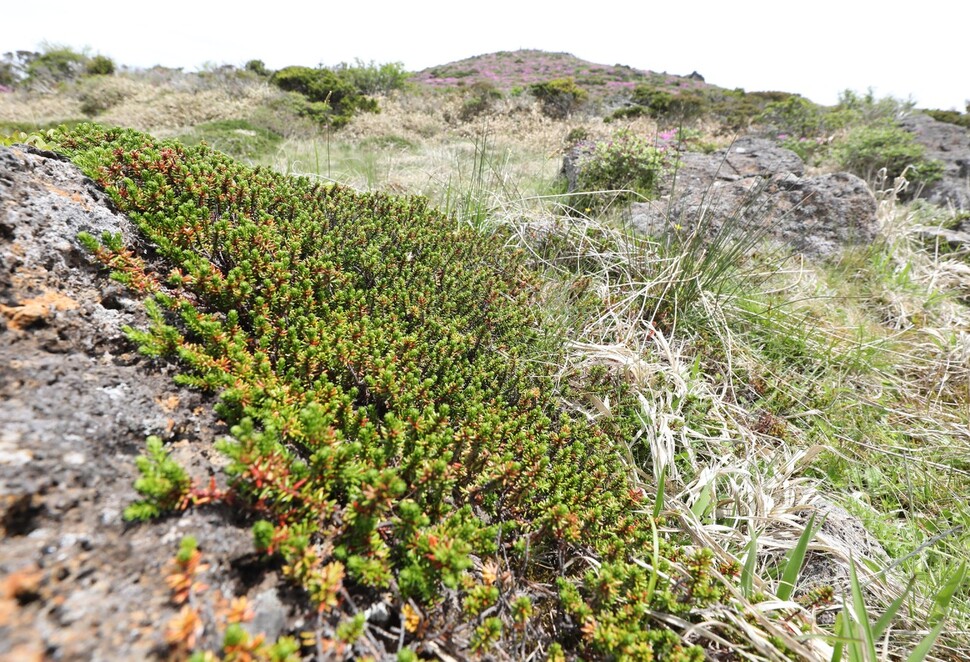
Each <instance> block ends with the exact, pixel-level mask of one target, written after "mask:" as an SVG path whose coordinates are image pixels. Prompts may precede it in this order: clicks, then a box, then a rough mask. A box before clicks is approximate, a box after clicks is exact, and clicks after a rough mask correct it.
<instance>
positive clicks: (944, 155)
mask: <svg viewBox="0 0 970 662" xmlns="http://www.w3.org/2000/svg"><path fill="white" fill-rule="evenodd" d="M900 125H901V126H902V127H903V128H904V129H906V130H907V131H909V132H910V133H912V134H913V135H914V136H915V137H916V141H917V142H919V143H920V144H921V145H923V147H925V148H926V156H927V158H931V159H935V160H937V161H940V162H941V163H942V164H943V177H942V179H940V180H939V181H936V182H933V183H932V184H929V185H928V186H926V187H924V188H923V190H922V191H920V192H919V195H918V197H920V198H924V199H926V200H928V201H929V202H932V203H934V204H937V205H941V206H949V205H953V206H954V207H955V208H957V209H970V131H968V130H967V129H965V128H963V127H962V126H957V125H956V124H950V123H948V122H940V121H939V120H935V119H933V118H932V117H930V116H929V115H923V114H916V115H910V116H909V117H906V118H905V119H903V120H901V121H900Z"/></svg>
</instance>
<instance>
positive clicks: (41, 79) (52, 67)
mask: <svg viewBox="0 0 970 662" xmlns="http://www.w3.org/2000/svg"><path fill="white" fill-rule="evenodd" d="M87 61H88V58H87V56H86V55H83V54H82V53H78V52H77V51H74V50H71V49H70V48H68V47H66V46H50V45H49V46H47V47H46V48H45V50H44V52H43V53H40V54H39V55H37V56H36V57H34V58H32V59H31V60H30V62H29V63H28V64H27V67H26V71H27V80H28V82H29V83H31V84H42V85H43V84H51V83H60V82H63V81H68V80H73V79H75V78H77V77H78V76H79V75H80V74H81V73H82V72H83V71H84V68H85V65H86V64H87Z"/></svg>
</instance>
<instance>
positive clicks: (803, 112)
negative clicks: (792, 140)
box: [756, 96, 825, 138]
mask: <svg viewBox="0 0 970 662" xmlns="http://www.w3.org/2000/svg"><path fill="white" fill-rule="evenodd" d="M756 121H758V122H760V123H762V124H770V125H771V126H772V127H773V128H774V129H775V130H776V131H778V132H779V133H784V134H788V135H789V136H798V137H799V138H814V137H816V136H820V135H821V134H822V133H823V132H824V130H825V111H824V109H823V108H822V107H821V106H818V105H817V104H814V103H812V102H811V101H809V100H808V99H806V98H804V97H800V96H789V97H788V98H786V99H784V100H782V101H772V102H771V103H769V104H768V105H767V106H765V108H764V110H763V111H762V112H761V114H760V115H758V117H757V118H756Z"/></svg>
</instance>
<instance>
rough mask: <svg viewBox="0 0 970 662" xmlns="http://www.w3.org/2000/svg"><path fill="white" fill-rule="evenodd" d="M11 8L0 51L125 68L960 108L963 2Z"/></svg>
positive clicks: (496, 0)
mask: <svg viewBox="0 0 970 662" xmlns="http://www.w3.org/2000/svg"><path fill="white" fill-rule="evenodd" d="M253 4H254V5H255V6H257V7H260V8H259V9H255V8H252V9H251V8H249V3H242V2H232V3H229V2H206V0H194V1H188V0H167V1H164V2H155V3H147V2H137V1H133V0H125V1H124V2H117V1H109V0H13V1H12V2H10V3H9V4H7V5H6V6H5V7H4V10H3V15H4V23H5V24H6V25H7V29H4V30H3V31H2V35H0V52H6V51H10V50H20V49H25V50H36V49H37V48H38V46H39V45H40V44H41V42H43V41H47V42H52V43H56V44H60V45H66V46H71V47H74V48H77V49H81V48H84V47H89V48H90V49H91V52H92V53H102V54H104V55H108V56H110V57H112V58H114V59H115V60H116V61H117V62H119V63H121V64H128V65H133V66H140V67H147V66H152V65H155V64H162V65H165V66H169V67H184V68H186V69H187V70H192V69H197V68H199V67H200V66H201V65H204V64H206V63H215V64H236V65H242V64H244V63H245V62H246V61H247V60H250V59H261V60H263V61H264V62H266V64H267V66H269V67H270V68H273V69H277V68H281V67H284V66H287V65H291V64H305V65H317V64H328V65H330V64H337V63H339V62H342V61H352V60H353V59H354V58H358V57H359V58H361V59H363V60H365V61H370V60H375V61H377V62H403V63H404V65H405V67H406V68H407V69H409V70H412V71H416V70H420V69H423V68H426V67H429V66H432V65H436V64H445V63H447V62H451V61H454V60H459V59H462V58H465V57H470V56H473V55H481V54H483V53H491V52H494V51H500V50H515V49H518V48H538V49H542V50H547V51H566V52H569V53H572V54H574V55H576V56H578V57H580V58H583V59H586V60H590V61H593V62H596V63H600V64H626V65H630V66H632V67H636V68H638V69H651V70H653V71H667V72H668V73H674V74H689V73H691V72H692V71H695V70H696V71H698V72H700V73H701V74H702V75H703V76H704V77H705V78H706V79H707V82H709V83H713V84H715V85H720V86H722V87H728V88H735V87H743V88H744V89H746V90H748V91H755V90H784V91H788V92H798V93H801V94H804V95H805V96H807V97H808V98H810V99H812V100H813V101H816V102H818V103H823V104H832V103H835V101H836V99H837V96H838V93H839V92H840V91H841V90H843V89H852V90H856V91H860V92H863V91H865V90H866V89H867V88H869V87H872V88H874V90H875V92H876V94H877V95H879V96H886V95H892V96H895V97H899V98H904V99H905V98H909V97H912V98H913V99H914V100H915V101H916V102H917V103H918V105H919V106H921V107H927V108H955V109H959V110H963V109H964V106H965V102H966V101H967V100H968V99H970V51H968V48H967V43H968V42H967V39H968V30H970V2H967V0H948V1H946V2H944V1H943V0H921V1H920V2H915V3H905V4H897V3H893V2H871V1H868V0H866V1H861V0H838V1H833V0H808V1H804V2H790V1H787V2H786V1H785V0H774V1H761V0H735V1H733V2H732V1H729V0H716V1H702V0H681V1H680V2H663V3H659V2H651V1H650V0H633V1H628V2H613V1H611V0H602V1H600V2H582V3H572V2H564V1H563V0H560V1H559V2H537V1H530V0H514V1H511V0H485V1H484V2H460V1H458V0H449V1H438V0H412V1H406V0H398V1H396V2H385V1H383V0H338V1H336V2H334V1H328V0H316V1H315V2H314V1H312V0H311V2H292V1H291V0H275V1H274V2H264V3H258V4H256V3H253Z"/></svg>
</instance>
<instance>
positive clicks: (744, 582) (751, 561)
mask: <svg viewBox="0 0 970 662" xmlns="http://www.w3.org/2000/svg"><path fill="white" fill-rule="evenodd" d="M757 563H758V532H757V531H755V532H753V533H752V534H751V541H750V542H749V543H748V556H747V558H746V559H745V560H744V569H743V570H742V571H741V591H742V592H743V593H744V597H746V598H748V599H750V598H751V595H752V594H753V593H754V571H755V565H756V564H757Z"/></svg>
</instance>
